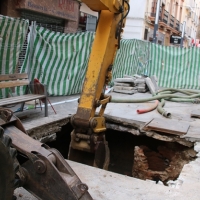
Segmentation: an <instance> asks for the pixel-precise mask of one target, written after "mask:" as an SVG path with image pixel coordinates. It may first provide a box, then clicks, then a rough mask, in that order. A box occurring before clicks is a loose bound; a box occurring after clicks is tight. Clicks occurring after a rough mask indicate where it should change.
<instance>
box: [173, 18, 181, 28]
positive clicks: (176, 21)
mask: <svg viewBox="0 0 200 200" xmlns="http://www.w3.org/2000/svg"><path fill="white" fill-rule="evenodd" d="M174 26H175V29H176V30H177V31H179V30H180V22H179V21H178V20H177V19H175V23H174Z"/></svg>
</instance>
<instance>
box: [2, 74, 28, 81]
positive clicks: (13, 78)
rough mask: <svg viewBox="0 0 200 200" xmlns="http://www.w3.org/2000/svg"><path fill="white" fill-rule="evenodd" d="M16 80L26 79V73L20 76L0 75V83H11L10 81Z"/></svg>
mask: <svg viewBox="0 0 200 200" xmlns="http://www.w3.org/2000/svg"><path fill="white" fill-rule="evenodd" d="M17 79H28V74H27V73H22V74H4V75H0V81H11V80H17Z"/></svg>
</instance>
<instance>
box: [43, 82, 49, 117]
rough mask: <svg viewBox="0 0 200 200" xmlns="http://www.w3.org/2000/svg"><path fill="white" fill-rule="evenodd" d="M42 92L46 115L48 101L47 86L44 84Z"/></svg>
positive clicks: (46, 115) (46, 113)
mask: <svg viewBox="0 0 200 200" xmlns="http://www.w3.org/2000/svg"><path fill="white" fill-rule="evenodd" d="M44 94H45V102H44V104H45V108H44V109H45V117H48V102H47V86H46V85H44Z"/></svg>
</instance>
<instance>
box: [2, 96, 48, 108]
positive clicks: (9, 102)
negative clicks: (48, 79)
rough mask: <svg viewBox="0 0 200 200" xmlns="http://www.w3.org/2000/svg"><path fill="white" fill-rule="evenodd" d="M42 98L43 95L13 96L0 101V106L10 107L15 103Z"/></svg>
mask: <svg viewBox="0 0 200 200" xmlns="http://www.w3.org/2000/svg"><path fill="white" fill-rule="evenodd" d="M43 98H45V95H40V94H27V95H21V96H15V97H10V98H5V99H0V106H5V105H12V104H16V103H22V102H26V101H31V100H35V99H43Z"/></svg>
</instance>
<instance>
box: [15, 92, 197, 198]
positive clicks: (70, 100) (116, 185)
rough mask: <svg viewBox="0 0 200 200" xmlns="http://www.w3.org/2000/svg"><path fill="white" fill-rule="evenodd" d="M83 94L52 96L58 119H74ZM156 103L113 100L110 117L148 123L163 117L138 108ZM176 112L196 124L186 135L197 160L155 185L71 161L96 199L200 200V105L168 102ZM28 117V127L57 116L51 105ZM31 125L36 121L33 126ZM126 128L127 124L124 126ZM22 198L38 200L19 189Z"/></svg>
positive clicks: (175, 116) (137, 96)
mask: <svg viewBox="0 0 200 200" xmlns="http://www.w3.org/2000/svg"><path fill="white" fill-rule="evenodd" d="M112 96H113V98H126V99H140V98H146V97H150V96H151V94H148V93H147V94H141V93H138V94H135V95H123V94H119V93H112ZM78 98H79V95H72V96H67V97H66V96H65V97H50V98H49V99H50V101H51V103H52V105H53V106H54V108H55V110H56V112H57V114H56V115H57V116H58V117H56V119H57V118H59V117H61V118H70V116H71V115H72V114H75V113H76V109H77V106H78V103H77V99H78ZM152 104H153V102H148V103H135V104H133V103H109V104H108V106H107V108H106V111H105V114H106V117H108V118H111V119H112V120H116V121H120V120H121V121H125V122H127V127H128V126H129V125H131V124H132V126H133V127H134V126H135V125H134V123H135V122H137V123H141V124H144V123H147V122H148V121H150V120H152V119H153V118H162V117H163V116H161V115H160V114H158V112H157V111H156V110H154V111H152V112H150V113H146V114H143V115H138V114H137V112H136V110H137V109H140V108H147V107H149V106H150V105H152ZM165 109H167V110H168V111H169V112H171V114H172V119H178V120H182V121H187V123H189V124H190V126H191V127H195V128H196V129H195V130H196V133H195V134H193V135H189V136H188V137H186V139H187V140H189V141H193V142H194V143H195V151H196V152H197V159H196V160H194V161H192V162H190V163H189V164H186V165H185V166H184V168H183V170H182V172H181V174H180V176H179V178H178V179H177V180H176V181H171V182H170V183H169V186H168V187H167V186H164V185H163V184H162V183H160V182H159V184H155V182H153V181H148V180H146V181H143V180H139V179H135V178H132V177H128V176H124V175H120V174H116V173H113V172H109V171H105V170H101V169H97V168H94V167H91V166H87V165H82V164H80V163H75V162H72V161H67V162H68V163H69V164H70V166H71V167H72V168H73V170H74V171H75V172H76V173H77V175H78V176H79V177H80V179H81V180H82V182H85V183H87V185H88V186H89V192H90V194H91V195H92V197H93V198H94V199H95V200H98V199H99V200H100V199H105V200H111V199H112V200H113V199H115V200H118V199H119V200H121V199H134V200H135V199H136V200H137V199H138V200H160V199H162V200H168V199H170V200H173V199H174V200H176V199H177V200H180V199H182V200H188V199H190V200H199V199H200V190H199V188H200V168H199V164H200V143H199V142H200V136H199V128H200V123H199V120H200V119H197V118H191V116H190V114H191V112H192V111H193V110H200V105H199V104H191V103H190V104H189V103H181V104H180V103H173V102H167V103H166V105H165ZM24 114H25V115H26V117H25V118H24V119H23V120H22V122H23V124H24V127H25V128H26V129H28V128H30V127H31V126H32V128H33V126H37V123H43V121H44V123H45V124H48V121H49V122H50V121H52V120H53V119H55V113H54V111H53V110H52V109H51V107H50V106H49V117H47V118H45V117H44V111H41V110H40V109H39V108H37V109H36V110H34V109H32V110H26V111H24V112H23V113H17V115H19V116H22V115H24ZM33 121H34V123H33ZM30 124H33V125H31V126H30ZM122 126H124V127H126V125H124V124H123V125H122ZM15 194H16V196H17V199H18V200H36V198H35V197H33V196H32V195H31V194H30V193H28V192H27V191H25V190H24V189H23V188H19V189H17V190H15Z"/></svg>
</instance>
